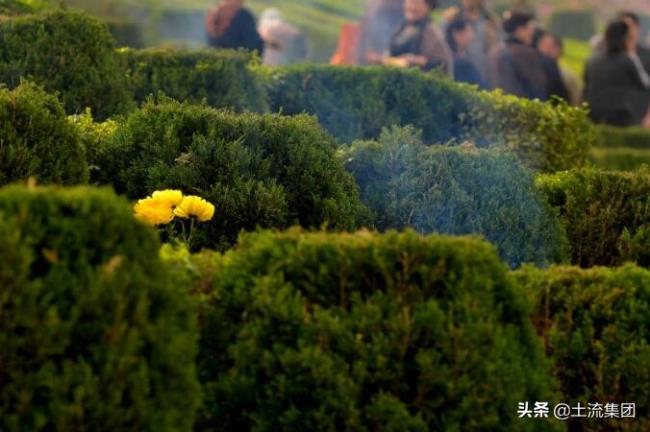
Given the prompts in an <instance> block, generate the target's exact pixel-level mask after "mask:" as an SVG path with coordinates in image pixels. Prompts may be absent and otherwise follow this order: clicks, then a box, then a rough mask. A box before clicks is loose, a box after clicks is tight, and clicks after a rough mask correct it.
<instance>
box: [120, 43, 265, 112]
mask: <svg viewBox="0 0 650 432" xmlns="http://www.w3.org/2000/svg"><path fill="white" fill-rule="evenodd" d="M118 54H119V55H120V57H121V58H122V61H123V62H124V63H125V64H126V68H127V77H128V81H129V85H130V86H131V91H132V92H133V94H134V95H135V99H136V101H137V102H138V103H142V102H144V101H145V100H146V99H147V97H148V96H149V95H152V94H153V95H157V94H158V93H160V92H162V93H164V94H165V95H167V96H168V97H171V98H174V99H177V100H179V101H183V102H193V103H201V102H207V103H208V104H209V105H211V106H213V107H216V108H230V109H233V110H235V111H253V112H265V111H268V105H267V102H266V95H265V89H264V83H263V80H262V79H261V75H260V74H256V73H254V72H253V70H252V69H251V67H250V65H251V62H252V61H253V57H252V56H251V54H248V53H246V52H244V51H230V50H219V51H217V50H201V51H188V50H180V49H172V48H151V49H145V50H134V49H121V50H119V51H118Z"/></svg>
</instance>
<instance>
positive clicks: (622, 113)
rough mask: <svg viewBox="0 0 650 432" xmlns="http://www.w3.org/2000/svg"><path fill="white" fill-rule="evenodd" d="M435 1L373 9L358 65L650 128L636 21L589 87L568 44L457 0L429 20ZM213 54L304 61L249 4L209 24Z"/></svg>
mask: <svg viewBox="0 0 650 432" xmlns="http://www.w3.org/2000/svg"><path fill="white" fill-rule="evenodd" d="M436 7H437V1H436V0H369V2H368V7H367V9H366V13H365V14H364V17H363V19H362V21H361V23H360V25H359V26H358V29H357V32H356V38H355V43H354V45H355V47H354V49H355V54H354V61H353V62H354V63H356V64H361V65H369V64H379V65H389V66H395V67H416V68H420V69H422V70H424V71H429V70H432V69H438V70H440V71H442V72H443V73H446V74H448V75H450V76H452V77H453V78H454V79H456V80H458V81H461V82H467V83H471V84H475V85H477V86H479V87H481V88H484V89H495V88H498V89H502V90H503V92H505V93H507V94H512V95H516V96H520V97H523V98H529V99H540V100H555V99H556V98H559V99H564V100H566V101H567V102H568V103H570V104H573V105H578V104H580V103H582V102H583V101H584V102H587V103H589V105H590V113H591V114H590V115H591V117H592V119H593V120H594V121H595V122H598V123H607V124H612V125H617V126H631V125H642V124H643V125H648V126H650V115H649V114H648V107H649V106H650V73H649V71H650V49H648V48H646V47H644V46H642V45H641V44H640V43H639V40H640V37H639V35H640V25H639V18H638V16H636V15H635V14H634V13H631V12H625V13H622V14H620V16H618V17H616V19H614V20H613V21H612V22H610V23H609V24H608V25H607V28H606V31H605V32H604V34H603V35H600V36H596V37H595V38H594V40H593V41H592V47H593V54H592V56H591V58H590V59H589V61H588V62H587V64H586V68H585V76H584V88H583V89H581V88H580V79H578V77H577V76H576V75H575V74H574V73H573V72H572V71H570V70H569V69H566V68H564V67H562V66H561V65H560V61H559V60H560V58H561V57H562V56H563V51H564V42H563V40H562V38H561V37H559V36H557V35H555V34H552V33H550V32H548V31H546V30H544V29H543V28H542V27H540V26H539V24H538V23H537V22H536V20H535V16H534V15H533V14H532V13H529V12H528V11H526V10H512V11H508V12H506V13H505V14H504V15H503V16H502V17H500V18H497V17H496V16H495V15H494V14H493V13H492V12H491V11H490V10H489V9H488V8H487V7H486V3H485V1H484V0H460V4H459V6H458V7H454V8H450V9H448V10H446V11H444V12H443V13H442V23H441V24H440V25H438V24H436V23H435V22H434V21H433V20H432V13H433V10H434V9H435V8H436ZM206 26H207V33H208V39H209V43H210V45H212V46H214V47H223V48H245V49H249V50H256V51H257V52H258V53H259V54H260V55H261V57H262V59H263V61H264V62H265V63H267V64H272V65H280V64H289V63H295V62H299V61H302V60H304V59H305V57H306V55H307V46H306V41H305V38H304V36H303V35H302V33H301V32H300V30H299V29H297V28H296V27H295V26H293V25H291V24H289V23H287V22H286V21H284V20H283V18H282V16H281V14H280V12H279V11H278V10H276V9H269V10H266V11H265V12H264V13H263V14H262V16H261V19H260V21H259V25H256V23H255V19H254V17H253V15H252V14H251V13H250V12H249V11H248V10H246V9H245V8H244V7H243V0H221V2H220V3H219V5H218V6H217V7H216V8H215V9H214V10H212V11H211V12H210V13H209V14H208V15H207V22H206Z"/></svg>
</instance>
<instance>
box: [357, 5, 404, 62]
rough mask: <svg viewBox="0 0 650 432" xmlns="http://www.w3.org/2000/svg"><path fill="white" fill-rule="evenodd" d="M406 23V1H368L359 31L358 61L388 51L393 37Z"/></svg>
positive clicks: (367, 60) (363, 60)
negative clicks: (403, 23)
mask: <svg viewBox="0 0 650 432" xmlns="http://www.w3.org/2000/svg"><path fill="white" fill-rule="evenodd" d="M402 22H404V0H368V4H367V6H366V10H365V12H364V14H363V18H362V19H361V27H360V29H359V45H358V48H357V49H358V61H359V64H368V63H369V62H370V59H369V57H368V56H369V55H370V56H372V55H373V54H374V53H383V52H386V51H388V48H389V46H390V40H391V37H392V36H393V35H394V34H395V33H396V32H397V30H399V28H400V25H401V24H402Z"/></svg>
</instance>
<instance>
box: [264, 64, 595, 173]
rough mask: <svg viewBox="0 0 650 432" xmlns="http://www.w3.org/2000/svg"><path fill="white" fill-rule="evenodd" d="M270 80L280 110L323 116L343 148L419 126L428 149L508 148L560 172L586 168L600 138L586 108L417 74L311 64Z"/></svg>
mask: <svg viewBox="0 0 650 432" xmlns="http://www.w3.org/2000/svg"><path fill="white" fill-rule="evenodd" d="M267 73H268V74H270V75H271V78H272V85H271V86H270V91H269V94H270V104H271V109H272V110H273V111H278V112H282V113H283V114H287V115H291V114H298V113H302V112H307V113H309V114H313V115H316V116H317V117H318V120H319V122H320V123H321V124H322V125H323V127H325V128H326V129H327V130H328V131H329V132H330V133H332V134H333V135H334V136H335V137H337V138H338V139H339V140H341V141H343V142H352V141H354V140H356V139H375V138H377V137H378V136H379V134H380V132H381V130H382V128H384V127H389V126H394V125H414V126H415V127H417V128H418V129H422V131H423V137H424V141H425V142H426V143H436V142H447V141H448V140H450V139H457V140H460V141H462V140H465V139H469V140H472V141H475V142H476V143H477V145H480V146H487V145H505V146H506V147H509V148H512V149H514V150H516V152H517V154H518V155H519V157H520V158H521V159H522V160H523V161H524V162H525V163H526V164H527V165H528V166H530V167H531V168H534V169H539V170H542V171H557V170H564V169H568V168H571V167H574V166H581V165H582V164H583V163H584V161H585V158H586V155H587V150H588V148H589V147H590V146H591V145H592V144H593V141H594V139H595V135H594V132H593V125H592V124H591V122H590V121H589V120H588V118H587V114H586V111H585V110H584V109H583V108H574V107H570V106H568V105H566V104H563V103H558V104H551V103H542V102H539V101H527V100H523V99H519V98H516V97H514V96H504V95H502V94H501V93H499V92H492V93H488V92H479V91H476V90H475V89H474V88H473V87H471V86H468V85H464V84H459V83H455V82H453V81H452V80H449V79H447V78H442V77H440V76H437V75H435V74H424V73H422V72H420V71H417V70H402V69H388V68H378V67H367V68H349V67H348V68H346V67H331V66H308V65H303V66H296V67H290V68H283V69H278V70H274V71H270V72H267Z"/></svg>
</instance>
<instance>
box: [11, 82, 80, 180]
mask: <svg viewBox="0 0 650 432" xmlns="http://www.w3.org/2000/svg"><path fill="white" fill-rule="evenodd" d="M28 177H35V178H36V179H37V180H38V181H39V182H40V183H60V184H77V183H85V182H86V181H88V167H87V165H86V159H85V152H84V148H83V146H82V144H81V139H80V136H79V133H78V132H77V131H76V130H75V128H74V127H72V126H71V125H70V124H68V122H67V119H66V116H65V112H64V111H63V107H62V106H61V103H60V102H59V101H58V100H57V98H56V97H55V96H53V95H50V94H47V93H46V92H45V91H43V90H42V89H40V88H38V87H37V86H35V85H33V84H30V83H23V84H21V85H19V86H18V87H16V88H15V89H14V90H7V89H6V88H0V186H2V185H4V184H7V183H10V182H15V181H19V180H23V179H26V178H28Z"/></svg>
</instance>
